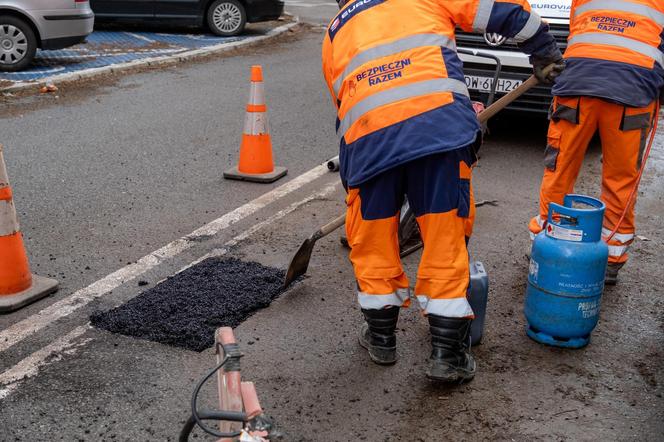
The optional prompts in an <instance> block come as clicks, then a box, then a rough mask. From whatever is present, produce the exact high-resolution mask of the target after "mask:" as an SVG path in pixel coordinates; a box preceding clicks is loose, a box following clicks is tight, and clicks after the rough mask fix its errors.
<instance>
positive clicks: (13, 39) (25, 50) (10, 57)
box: [0, 15, 37, 72]
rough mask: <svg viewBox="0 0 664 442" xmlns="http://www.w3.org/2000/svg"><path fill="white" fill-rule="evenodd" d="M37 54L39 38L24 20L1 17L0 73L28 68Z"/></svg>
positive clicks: (6, 16)
mask: <svg viewBox="0 0 664 442" xmlns="http://www.w3.org/2000/svg"><path fill="white" fill-rule="evenodd" d="M36 52H37V37H36V36H35V33H34V31H33V30H32V28H31V27H30V25H28V24H27V23H26V22H25V21H24V20H21V19H20V18H17V17H13V16H11V15H0V71H4V72H15V71H20V70H21V69H24V68H25V67H26V66H28V65H29V64H30V63H31V62H32V59H33V58H35V53H36Z"/></svg>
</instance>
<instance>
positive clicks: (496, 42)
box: [456, 0, 572, 112]
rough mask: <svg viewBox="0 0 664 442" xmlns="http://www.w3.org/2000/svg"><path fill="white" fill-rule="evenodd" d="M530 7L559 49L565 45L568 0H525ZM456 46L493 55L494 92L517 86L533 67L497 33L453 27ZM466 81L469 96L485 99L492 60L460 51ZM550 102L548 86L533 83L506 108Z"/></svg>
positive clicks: (543, 108)
mask: <svg viewBox="0 0 664 442" xmlns="http://www.w3.org/2000/svg"><path fill="white" fill-rule="evenodd" d="M529 2H530V6H531V8H532V10H533V11H534V12H536V13H538V14H539V15H540V16H541V17H542V18H543V19H544V20H546V21H547V22H548V23H549V27H550V32H551V34H553V35H554V36H555V38H556V41H557V42H558V46H559V47H560V50H561V51H562V52H564V51H565V48H566V47H567V36H568V35H569V16H570V11H571V8H572V0H529ZM456 41H457V46H458V48H459V49H462V50H463V49H465V50H476V51H481V52H483V53H487V54H490V55H493V56H495V57H497V58H498V59H499V60H500V62H501V64H502V69H501V73H500V78H499V80H498V82H497V84H496V96H500V95H503V94H505V93H507V92H509V91H511V90H512V89H514V88H516V87H517V86H519V85H520V84H521V83H522V82H523V80H525V79H526V78H528V77H529V76H530V75H531V74H532V72H533V68H532V66H531V64H530V63H529V62H528V56H527V55H526V54H524V53H523V52H521V51H520V50H519V48H517V46H516V44H515V43H514V42H513V41H511V40H510V39H506V38H505V37H503V36H501V35H498V34H489V33H487V34H484V35H481V34H473V33H469V32H463V31H461V30H458V31H457V34H456ZM459 56H460V57H461V60H462V61H463V70H464V75H465V77H466V85H467V86H468V89H469V91H470V96H471V98H472V99H473V100H477V101H483V102H486V100H487V98H488V95H489V91H490V90H491V86H492V84H493V76H494V73H495V71H496V67H495V63H494V62H492V61H491V60H489V59H487V58H483V57H476V56H472V55H466V54H463V53H460V54H459ZM550 102H551V88H550V87H549V86H537V87H535V88H533V89H531V90H530V91H529V92H527V93H526V94H524V95H523V96H522V97H520V98H519V99H517V100H516V101H515V102H513V103H512V104H511V105H509V106H508V107H507V109H512V110H516V111H526V112H547V111H548V109H549V104H550Z"/></svg>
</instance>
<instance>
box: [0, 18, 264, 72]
mask: <svg viewBox="0 0 664 442" xmlns="http://www.w3.org/2000/svg"><path fill="white" fill-rule="evenodd" d="M255 36H256V34H249V35H241V36H237V37H218V36H215V35H212V34H203V33H201V34H175V33H162V32H134V31H95V32H93V33H92V34H91V35H90V36H89V37H88V41H87V43H84V44H80V45H77V46H72V47H71V48H67V49H63V50H59V51H38V52H37V55H36V57H35V60H34V62H33V63H32V65H31V66H30V67H29V68H28V69H26V70H24V71H22V72H2V73H0V80H7V81H11V82H14V83H20V82H30V81H38V80H43V79H45V78H48V77H51V76H53V75H60V74H66V73H70V72H77V71H82V70H86V69H91V68H99V67H104V66H110V65H115V64H119V63H126V62H130V61H134V60H140V59H144V58H153V57H167V56H169V55H174V54H179V53H183V52H186V51H190V50H193V49H200V48H205V47H208V46H215V45H219V44H223V43H232V42H236V41H239V40H244V39H247V38H252V37H255Z"/></svg>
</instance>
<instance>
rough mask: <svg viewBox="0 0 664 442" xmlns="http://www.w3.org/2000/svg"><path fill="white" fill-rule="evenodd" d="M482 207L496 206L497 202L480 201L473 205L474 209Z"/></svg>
mask: <svg viewBox="0 0 664 442" xmlns="http://www.w3.org/2000/svg"><path fill="white" fill-rule="evenodd" d="M482 206H494V207H497V206H498V200H482V201H477V202H476V203H475V207H482Z"/></svg>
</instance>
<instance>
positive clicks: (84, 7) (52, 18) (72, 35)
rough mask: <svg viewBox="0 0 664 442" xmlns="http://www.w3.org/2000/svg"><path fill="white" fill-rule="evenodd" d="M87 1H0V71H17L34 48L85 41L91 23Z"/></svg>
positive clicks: (63, 45) (92, 24) (92, 20)
mask: <svg viewBox="0 0 664 442" xmlns="http://www.w3.org/2000/svg"><path fill="white" fill-rule="evenodd" d="M94 17H95V16H94V14H93V13H92V9H90V4H89V3H88V0H0V71H19V70H21V69H23V68H25V67H26V66H27V65H28V64H30V62H31V61H32V59H33V58H34V56H35V52H36V51H37V48H41V49H62V48H66V47H68V46H72V45H75V44H78V43H82V42H84V41H85V38H86V37H87V36H88V35H89V34H90V33H91V32H92V28H93V26H94Z"/></svg>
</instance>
